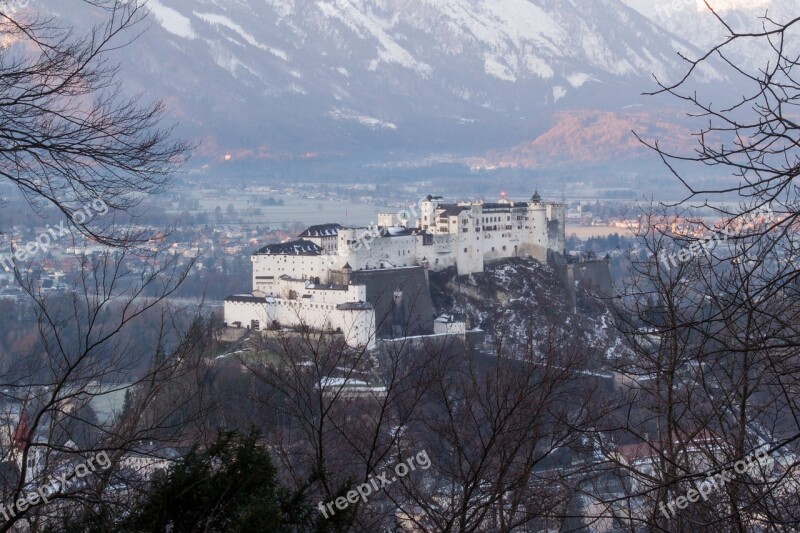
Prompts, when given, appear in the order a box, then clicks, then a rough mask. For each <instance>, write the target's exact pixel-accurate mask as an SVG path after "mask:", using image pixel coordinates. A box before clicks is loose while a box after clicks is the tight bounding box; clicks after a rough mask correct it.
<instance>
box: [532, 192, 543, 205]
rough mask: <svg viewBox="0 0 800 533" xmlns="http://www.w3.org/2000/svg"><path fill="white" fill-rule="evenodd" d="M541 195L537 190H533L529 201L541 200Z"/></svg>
mask: <svg viewBox="0 0 800 533" xmlns="http://www.w3.org/2000/svg"><path fill="white" fill-rule="evenodd" d="M541 201H542V197H541V196H539V191H534V192H533V196H531V202H541Z"/></svg>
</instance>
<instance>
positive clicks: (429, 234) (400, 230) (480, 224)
mask: <svg viewBox="0 0 800 533" xmlns="http://www.w3.org/2000/svg"><path fill="white" fill-rule="evenodd" d="M564 223H565V214H564V206H563V204H558V203H550V202H542V200H541V198H540V197H539V195H538V194H537V193H534V195H533V196H532V197H531V199H530V201H527V202H513V201H510V200H506V199H501V200H499V201H497V202H493V203H489V202H484V201H477V202H457V203H446V202H445V201H444V199H443V198H441V197H433V196H428V197H426V198H423V199H422V200H421V201H420V202H419V205H418V207H417V208H411V209H404V210H402V211H400V212H398V213H388V214H380V215H379V219H378V224H377V225H376V226H371V227H368V228H363V227H360V228H353V227H344V226H342V225H340V224H324V225H317V226H311V227H309V228H308V229H306V230H305V231H304V232H303V233H301V234H300V235H299V236H298V238H297V239H295V240H292V241H289V242H284V243H280V244H270V245H268V246H265V247H264V248H262V249H260V250H258V251H257V252H255V253H254V254H253V255H252V257H251V261H252V263H253V292H252V294H249V295H239V296H231V297H228V298H226V300H225V322H226V324H227V325H229V326H233V327H245V328H253V329H265V328H275V327H283V326H289V327H292V326H299V325H304V326H307V327H310V328H312V329H317V330H325V331H339V332H341V333H342V334H343V335H344V338H345V341H346V342H347V343H348V344H349V345H351V346H367V347H370V348H371V347H373V346H374V345H375V341H376V337H377V335H378V333H379V332H381V331H383V332H385V333H386V334H387V335H389V336H391V335H392V331H391V330H392V326H395V327H396V326H398V324H397V323H398V321H405V322H406V324H405V327H404V328H403V330H404V331H406V332H408V331H411V332H412V333H424V332H426V331H428V330H430V328H431V327H433V328H434V330H435V329H436V328H437V324H433V320H432V316H427V315H430V313H432V310H431V309H430V307H431V306H430V294H429V293H428V294H424V293H425V292H427V277H426V274H425V272H426V271H427V270H434V271H438V270H443V269H445V268H450V267H455V268H456V270H457V272H458V274H459V275H469V274H474V273H478V272H483V269H484V264H486V263H490V262H492V261H497V260H500V259H506V258H511V257H525V256H530V257H533V258H534V259H537V260H538V261H541V262H544V261H546V260H547V259H548V255H549V254H561V255H563V254H564V242H565V235H564ZM393 284H395V285H396V286H391V287H390V285H393ZM409 285H410V286H412V287H414V289H415V290H414V294H413V296H414V297H413V298H409V297H410V296H411V295H410V294H409V290H408V289H409ZM379 289H380V290H379ZM410 299H413V301H409V300H410ZM410 307H413V308H414V311H413V312H412V310H411V309H410ZM376 311H377V315H376ZM387 318H390V319H391V320H389V323H388V326H387V320H386V319H387ZM437 323H441V322H440V321H437ZM409 328H410V329H409Z"/></svg>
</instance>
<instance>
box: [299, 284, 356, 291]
mask: <svg viewBox="0 0 800 533" xmlns="http://www.w3.org/2000/svg"><path fill="white" fill-rule="evenodd" d="M349 288H350V286H349V285H338V284H335V283H309V284H308V285H306V289H310V290H314V291H346V290H348V289H349Z"/></svg>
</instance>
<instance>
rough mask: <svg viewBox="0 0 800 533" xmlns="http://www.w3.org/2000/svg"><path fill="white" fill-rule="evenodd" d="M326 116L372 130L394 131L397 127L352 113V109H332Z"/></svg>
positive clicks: (367, 116) (355, 112)
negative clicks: (355, 123) (356, 123)
mask: <svg viewBox="0 0 800 533" xmlns="http://www.w3.org/2000/svg"><path fill="white" fill-rule="evenodd" d="M328 116H330V117H332V118H334V119H336V120H347V121H351V122H358V123H359V124H362V125H364V126H367V127H368V128H371V129H373V130H379V129H388V130H396V129H397V125H396V124H392V123H391V122H384V121H382V120H379V119H377V118H375V117H371V116H369V115H363V114H361V113H358V112H357V111H353V110H352V109H336V108H335V109H332V110H331V111H330V112H329V113H328Z"/></svg>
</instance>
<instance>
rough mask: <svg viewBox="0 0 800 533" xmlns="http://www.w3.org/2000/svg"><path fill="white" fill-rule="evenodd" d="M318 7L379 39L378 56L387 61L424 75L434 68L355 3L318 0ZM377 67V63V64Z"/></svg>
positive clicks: (347, 24)
mask: <svg viewBox="0 0 800 533" xmlns="http://www.w3.org/2000/svg"><path fill="white" fill-rule="evenodd" d="M317 7H318V8H319V10H320V11H321V12H322V14H323V15H324V16H325V17H327V18H335V19H338V20H339V21H341V22H342V23H343V24H344V25H345V26H347V27H348V28H350V29H351V30H352V31H353V32H354V33H356V35H358V36H359V37H361V38H362V39H363V38H364V36H365V35H370V36H372V38H374V39H375V40H377V41H378V58H379V59H380V60H381V61H383V62H385V63H394V64H397V65H400V66H403V67H405V68H407V69H410V70H413V71H414V72H416V73H417V74H419V75H420V76H422V77H425V78H427V77H428V76H430V74H431V72H432V71H433V68H431V66H430V65H428V64H427V63H424V62H422V61H418V60H417V59H416V58H414V56H413V55H412V54H411V53H410V52H409V51H408V50H406V49H405V48H403V47H402V46H400V45H399V44H398V43H397V41H395V40H394V39H393V38H392V36H391V35H389V34H388V33H387V32H386V31H385V30H384V29H383V28H382V27H381V26H380V25H379V24H378V23H377V22H375V21H374V20H373V19H371V18H370V17H369V16H368V15H366V14H364V13H362V12H361V11H359V10H358V9H357V8H356V7H355V6H354V5H353V4H351V3H350V2H347V1H344V0H337V1H335V2H332V3H327V2H325V3H323V2H318V3H317ZM375 68H377V65H375Z"/></svg>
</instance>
